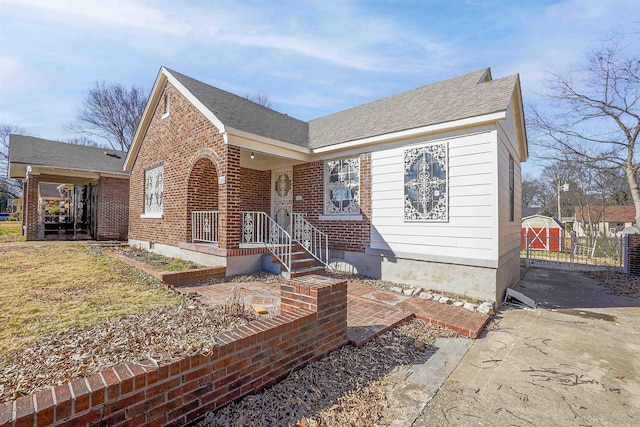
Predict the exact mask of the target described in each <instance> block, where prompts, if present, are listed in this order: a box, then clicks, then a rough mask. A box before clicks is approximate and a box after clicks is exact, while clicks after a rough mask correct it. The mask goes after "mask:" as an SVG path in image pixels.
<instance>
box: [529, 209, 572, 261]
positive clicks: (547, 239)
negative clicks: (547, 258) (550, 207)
mask: <svg viewBox="0 0 640 427" xmlns="http://www.w3.org/2000/svg"><path fill="white" fill-rule="evenodd" d="M563 230H564V227H563V226H562V224H561V223H560V222H559V221H558V220H557V219H555V218H552V217H550V216H544V215H531V216H527V217H525V218H522V250H523V251H524V250H526V249H527V242H529V248H531V249H534V250H542V251H553V252H560V251H562V231H563Z"/></svg>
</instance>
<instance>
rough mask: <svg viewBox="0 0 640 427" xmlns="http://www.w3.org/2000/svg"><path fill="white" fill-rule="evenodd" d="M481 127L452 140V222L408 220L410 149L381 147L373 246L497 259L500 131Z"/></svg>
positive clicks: (375, 160)
mask: <svg viewBox="0 0 640 427" xmlns="http://www.w3.org/2000/svg"><path fill="white" fill-rule="evenodd" d="M484 129H485V131H484V132H483V131H482V129H475V130H472V131H469V130H467V131H466V132H463V131H461V132H460V133H459V134H458V135H454V136H452V137H451V138H448V139H446V141H448V144H449V170H448V174H449V221H447V222H411V221H405V220H404V199H403V198H404V173H403V164H404V149H405V148H408V147H410V146H414V145H417V146H419V145H426V144H428V142H426V141H425V142H422V143H419V142H418V143H416V144H412V145H410V146H409V145H407V146H406V147H394V148H390V149H386V150H380V151H375V152H373V153H372V154H371V168H372V174H371V175H372V191H371V194H372V229H371V247H372V248H373V249H379V250H391V251H392V252H394V253H413V254H420V255H427V256H428V255H433V256H438V257H447V256H449V257H454V258H472V259H484V260H496V259H497V218H494V215H495V212H496V207H495V204H496V203H495V201H496V200H497V194H496V191H495V188H496V176H495V175H496V174H495V170H496V164H495V159H496V139H497V136H496V131H495V129H494V130H488V131H487V130H486V128H484Z"/></svg>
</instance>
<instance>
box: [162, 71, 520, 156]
mask: <svg viewBox="0 0 640 427" xmlns="http://www.w3.org/2000/svg"><path fill="white" fill-rule="evenodd" d="M165 70H167V72H169V73H170V74H171V75H172V76H174V77H175V78H176V79H177V80H178V81H179V82H180V83H181V84H182V85H183V86H184V87H185V88H186V89H187V90H188V91H189V92H191V94H192V95H193V96H195V97H196V98H197V99H198V100H199V101H200V102H201V103H202V104H203V105H204V106H205V107H206V108H207V109H208V110H209V111H211V112H212V113H213V114H214V115H215V116H216V117H217V118H218V119H219V120H220V121H221V122H222V123H223V124H224V125H225V126H229V127H232V128H235V129H238V130H241V131H245V132H250V133H253V134H256V135H260V136H264V137H268V138H273V139H277V140H280V141H285V142H290V143H294V144H297V145H301V146H304V147H309V148H319V147H326V146H330V145H334V144H339V143H342V142H347V141H352V140H356V139H362V138H367V137H371V136H377V135H384V134H387V133H391V132H397V131H402V130H407V129H414V128H419V127H422V126H428V125H433V124H439V123H445V122H450V121H453V120H459V119H465V118H470V117H477V116H481V115H485V114H490V113H495V112H500V111H505V110H506V109H507V108H508V106H509V103H510V102H511V98H512V96H513V93H514V90H515V87H516V84H517V82H518V75H517V74H514V75H511V76H508V77H504V78H501V79H498V80H491V71H490V69H489V68H485V69H482V70H478V71H474V72H472V73H468V74H464V75H462V76H459V77H454V78H452V79H448V80H444V81H440V82H437V83H433V84H430V85H427V86H422V87H419V88H417V89H413V90H410V91H407V92H403V93H400V94H397V95H393V96H389V97H387V98H383V99H380V100H377V101H373V102H370V103H367V104H363V105H360V106H357V107H354V108H350V109H347V110H344V111H341V112H338V113H334V114H330V115H328V116H324V117H320V118H317V119H314V120H311V121H310V122H308V123H307V122H304V121H301V120H298V119H295V118H293V117H290V116H288V115H286V114H282V113H278V112H277V111H274V110H271V109H269V108H266V107H263V106H261V105H258V104H256V103H254V102H252V101H249V100H247V99H245V98H243V97H240V96H237V95H234V94H232V93H230V92H226V91H224V90H222V89H218V88H216V87H213V86H210V85H208V84H206V83H203V82H201V81H198V80H195V79H193V78H191V77H188V76H185V75H184V74H180V73H178V72H176V71H173V70H170V69H168V68H165Z"/></svg>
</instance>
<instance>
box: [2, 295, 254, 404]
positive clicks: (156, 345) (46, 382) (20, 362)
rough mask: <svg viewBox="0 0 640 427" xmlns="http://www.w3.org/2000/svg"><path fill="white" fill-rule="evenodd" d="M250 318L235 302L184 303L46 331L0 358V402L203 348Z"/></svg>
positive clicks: (192, 352)
mask: <svg viewBox="0 0 640 427" xmlns="http://www.w3.org/2000/svg"><path fill="white" fill-rule="evenodd" d="M255 319H256V315H255V313H253V311H245V310H242V309H240V308H239V307H237V306H231V305H229V306H213V307H207V306H202V305H200V304H190V303H185V304H183V305H173V306H167V307H163V308H159V309H155V310H151V311H149V312H146V313H138V314H132V315H127V316H124V317H122V318H120V319H117V320H112V321H109V320H107V321H105V322H101V323H98V324H94V325H91V326H86V327H73V328H67V329H62V330H60V331H57V332H55V333H52V334H50V335H48V336H46V337H45V338H43V339H41V340H40V341H39V342H37V343H35V344H34V345H32V346H31V347H29V348H27V349H26V350H25V351H23V352H20V353H12V354H8V355H6V356H5V357H2V358H0V402H3V401H7V400H12V399H16V398H18V397H20V396H22V395H26V394H32V393H34V392H37V391H38V390H41V389H44V388H47V387H50V386H56V385H59V384H64V383H67V382H70V381H71V380H73V379H75V378H78V377H86V376H90V375H92V374H95V373H97V372H100V371H101V370H103V369H106V368H108V367H111V366H114V365H117V364H119V363H123V362H136V363H140V364H144V365H145V366H149V365H155V364H157V363H158V362H161V361H170V360H174V359H176V358H179V357H180V356H183V355H191V354H196V353H201V352H204V353H206V352H207V351H209V350H210V349H211V348H212V347H213V346H214V345H216V342H215V339H214V337H215V336H216V335H217V334H219V333H220V332H222V331H225V330H229V329H233V328H235V327H238V326H241V325H244V324H247V323H249V322H250V321H253V320H255Z"/></svg>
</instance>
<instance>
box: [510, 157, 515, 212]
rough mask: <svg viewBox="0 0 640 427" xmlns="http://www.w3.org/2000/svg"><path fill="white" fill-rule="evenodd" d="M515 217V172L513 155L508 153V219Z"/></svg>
mask: <svg viewBox="0 0 640 427" xmlns="http://www.w3.org/2000/svg"><path fill="white" fill-rule="evenodd" d="M514 217H515V172H514V164H513V157H511V155H509V221H513V219H514Z"/></svg>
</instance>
